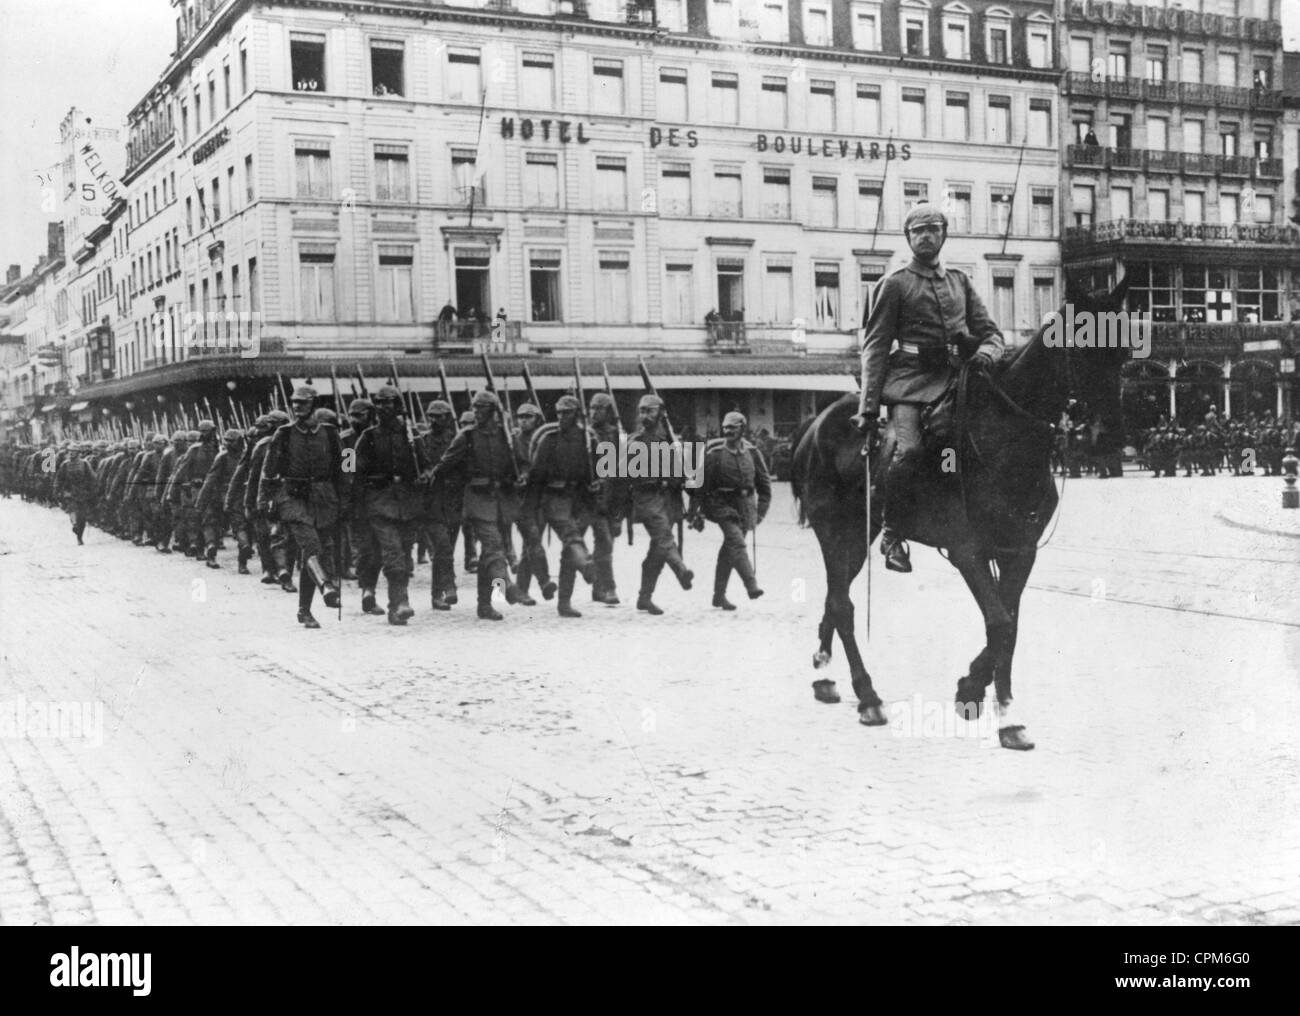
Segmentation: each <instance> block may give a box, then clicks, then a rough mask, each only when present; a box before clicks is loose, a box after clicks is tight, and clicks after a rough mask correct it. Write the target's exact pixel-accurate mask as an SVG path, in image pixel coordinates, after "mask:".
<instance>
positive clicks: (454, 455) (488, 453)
mask: <svg viewBox="0 0 1300 1016" xmlns="http://www.w3.org/2000/svg"><path fill="white" fill-rule="evenodd" d="M473 407H474V423H472V424H470V425H468V426H466V427H464V428H463V429H462V430H461V432H460V433H459V434H457V435H456V437H455V438H454V439H453V440H452V442H451V445H450V446H449V447H448V448H447V451H446V452H445V453H444V454H443V456H442V459H441V460H440V461H439V462H438V464H437V465H436V466H434V467H433V468H432V469H431V470H429V472H428V473H427V474H426V482H436V481H437V480H438V478H439V477H440V476H442V475H443V474H445V473H446V472H448V471H449V470H454V469H456V468H458V467H460V466H461V465H462V464H463V466H464V468H465V474H466V477H467V483H466V487H465V508H464V521H465V522H466V523H468V524H469V525H471V526H472V527H473V532H474V536H475V537H476V538H477V539H478V543H479V546H480V548H481V551H482V553H481V556H480V558H479V562H478V568H477V572H478V616H479V618H480V619H481V620H484V621H500V620H502V616H501V614H500V612H499V611H497V610H496V609H495V608H494V607H493V606H492V589H493V585H494V584H495V583H501V584H503V585H504V588H505V596H506V602H507V603H510V604H515V603H518V602H519V590H518V588H517V587H516V586H515V585H514V583H512V582H511V581H510V572H509V569H508V568H507V566H506V556H505V545H504V542H503V541H502V539H501V526H502V525H513V524H514V523H515V521H516V520H517V519H518V517H519V502H520V495H521V492H522V489H523V487H524V485H525V484H526V483H527V473H526V470H527V467H528V463H527V461H526V460H525V461H523V462H520V461H519V458H518V456H517V454H516V451H517V449H516V448H515V447H514V445H513V444H512V443H511V441H510V438H509V435H508V434H507V433H506V430H505V427H504V426H503V425H502V422H501V406H500V403H498V402H497V397H496V396H495V395H493V394H492V393H491V392H488V391H482V392H479V393H478V394H477V395H475V396H474V401H473ZM467 570H468V568H467Z"/></svg>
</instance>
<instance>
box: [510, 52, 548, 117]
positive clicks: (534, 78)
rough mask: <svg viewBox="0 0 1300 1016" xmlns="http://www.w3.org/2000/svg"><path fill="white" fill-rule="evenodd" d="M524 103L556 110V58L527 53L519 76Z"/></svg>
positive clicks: (520, 92)
mask: <svg viewBox="0 0 1300 1016" xmlns="http://www.w3.org/2000/svg"><path fill="white" fill-rule="evenodd" d="M519 95H520V98H521V100H522V101H523V102H526V103H528V104H529V105H531V106H536V107H539V108H541V109H554V108H555V57H554V56H553V55H552V54H550V53H525V54H524V55H523V69H522V70H521V72H520V75H519Z"/></svg>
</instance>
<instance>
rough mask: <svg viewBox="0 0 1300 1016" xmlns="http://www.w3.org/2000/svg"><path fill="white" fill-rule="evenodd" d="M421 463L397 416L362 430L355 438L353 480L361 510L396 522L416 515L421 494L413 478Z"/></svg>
mask: <svg viewBox="0 0 1300 1016" xmlns="http://www.w3.org/2000/svg"><path fill="white" fill-rule="evenodd" d="M425 464H426V463H425V462H423V461H422V460H421V458H420V450H419V443H418V441H416V442H413V441H412V440H411V438H410V435H409V434H408V433H407V429H406V422H405V421H404V420H403V419H402V418H401V417H394V418H393V420H391V421H389V422H387V423H385V422H384V421H382V420H381V421H380V422H378V423H376V424H375V425H374V426H373V427H370V428H369V429H367V430H365V431H363V432H362V434H361V436H360V437H359V438H358V439H357V457H356V479H355V483H356V485H357V487H358V489H359V492H360V496H361V497H362V499H363V500H364V504H365V510H366V511H367V512H368V513H370V514H372V515H376V516H378V517H380V518H385V519H393V520H396V521H399V522H410V521H413V520H414V519H416V518H417V517H419V515H420V513H421V510H422V508H423V501H424V496H423V494H422V493H421V491H420V490H419V488H417V487H416V484H415V481H416V479H417V478H418V477H419V475H420V473H421V472H423V470H424V466H425Z"/></svg>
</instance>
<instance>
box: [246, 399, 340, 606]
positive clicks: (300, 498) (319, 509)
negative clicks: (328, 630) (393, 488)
mask: <svg viewBox="0 0 1300 1016" xmlns="http://www.w3.org/2000/svg"><path fill="white" fill-rule="evenodd" d="M315 402H316V390H315V389H314V388H308V387H302V388H299V389H298V390H297V391H295V392H294V393H293V396H292V398H290V400H289V403H290V405H291V406H292V407H293V414H294V416H295V417H296V419H295V420H294V422H293V423H288V424H285V425H284V426H283V427H281V428H280V429H279V430H277V431H276V432H275V434H274V435H273V436H272V437H271V443H270V445H269V446H268V449H267V453H266V461H265V462H263V463H262V482H261V486H260V489H259V491H258V499H259V502H260V507H261V508H262V509H263V510H265V511H266V512H268V513H273V514H274V516H275V517H276V518H277V519H278V520H279V521H280V522H281V523H283V524H284V525H285V526H287V527H288V530H289V533H290V534H291V535H292V537H293V542H294V543H295V544H296V545H297V547H298V553H299V558H300V559H299V570H300V572H301V582H302V586H301V588H300V589H299V590H298V623H299V624H302V625H304V626H306V627H308V628H319V627H320V622H319V621H317V620H316V618H314V617H313V616H312V613H311V604H312V600H313V598H314V597H315V595H316V589H317V587H319V588H320V590H321V597H322V599H323V600H324V602H325V606H327V607H337V606H338V605H339V590H338V587H337V586H336V585H335V583H334V579H333V578H332V577H331V569H332V568H333V565H334V550H335V535H336V534H335V528H336V526H337V525H338V521H339V517H340V511H341V510H342V509H341V499H340V494H341V493H342V485H343V469H342V466H343V449H342V446H341V445H340V444H339V434H338V430H337V429H335V428H334V427H330V426H326V425H325V424H322V423H320V422H319V421H317V420H314V419H313V418H312V413H313V410H314V408H315Z"/></svg>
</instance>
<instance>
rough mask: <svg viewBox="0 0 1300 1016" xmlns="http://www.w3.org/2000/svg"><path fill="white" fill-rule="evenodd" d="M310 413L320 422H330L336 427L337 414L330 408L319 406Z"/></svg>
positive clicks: (337, 422) (337, 421)
mask: <svg viewBox="0 0 1300 1016" xmlns="http://www.w3.org/2000/svg"><path fill="white" fill-rule="evenodd" d="M311 415H312V418H313V419H316V420H319V421H320V422H321V423H330V424H333V425H334V426H336V427H337V426H338V424H339V417H338V414H337V413H336V412H334V410H332V409H327V408H326V407H325V406H321V408H320V409H318V410H316V412H314V413H312V414H311Z"/></svg>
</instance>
